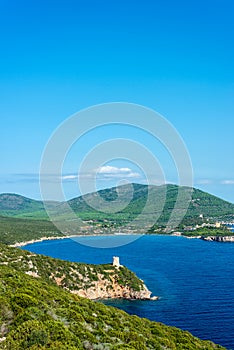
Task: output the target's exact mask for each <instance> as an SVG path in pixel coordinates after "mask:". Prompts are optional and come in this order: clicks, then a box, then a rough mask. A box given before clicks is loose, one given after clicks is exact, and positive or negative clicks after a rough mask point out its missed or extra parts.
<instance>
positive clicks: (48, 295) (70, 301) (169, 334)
mask: <svg viewBox="0 0 234 350" xmlns="http://www.w3.org/2000/svg"><path fill="white" fill-rule="evenodd" d="M14 253H15V251H14ZM14 253H12V254H14ZM0 325H1V327H0V329H1V334H0V349H2V350H24V349H31V350H46V349H51V350H58V349H59V350H65V349H66V350H76V349H90V350H91V349H99V350H111V349H116V350H122V349H129V350H130V349H131V350H146V349H153V350H157V349H158V350H159V349H161V350H164V349H168V350H169V349H181V350H185V349H194V350H198V349H204V350H205V349H206V350H211V349H222V347H220V346H216V345H215V344H213V343H211V342H209V341H201V340H199V339H197V338H195V337H193V336H192V335H191V334H190V333H188V332H184V331H181V330H179V329H177V328H174V327H168V326H165V325H162V324H160V323H156V322H151V321H149V320H147V319H140V318H139V317H137V316H129V315H128V314H126V313H125V312H123V311H120V310H117V309H115V308H112V307H107V306H105V305H103V304H101V303H97V302H92V301H90V300H87V299H84V298H80V297H78V296H76V295H73V294H70V293H69V292H66V291H64V290H62V289H61V288H60V287H58V286H55V285H53V284H52V283H48V282H47V281H46V280H45V279H44V278H34V277H31V276H28V275H26V274H25V273H23V272H20V271H18V270H16V269H13V268H12V267H9V266H0Z"/></svg>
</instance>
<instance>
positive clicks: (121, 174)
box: [97, 165, 141, 179]
mask: <svg viewBox="0 0 234 350" xmlns="http://www.w3.org/2000/svg"><path fill="white" fill-rule="evenodd" d="M97 175H98V176H99V178H100V177H104V178H105V179H106V178H140V177H141V175H140V174H139V173H137V172H133V171H132V170H131V169H130V168H118V167H114V166H110V165H106V166H102V167H100V168H98V170H97Z"/></svg>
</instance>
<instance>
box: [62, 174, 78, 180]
mask: <svg viewBox="0 0 234 350" xmlns="http://www.w3.org/2000/svg"><path fill="white" fill-rule="evenodd" d="M77 178H78V176H77V175H63V176H62V177H61V179H62V180H75V179H77Z"/></svg>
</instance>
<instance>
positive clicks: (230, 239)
mask: <svg viewBox="0 0 234 350" xmlns="http://www.w3.org/2000/svg"><path fill="white" fill-rule="evenodd" d="M121 235H124V236H126V235H128V234H124V233H123V234H118V235H117V234H114V233H110V234H104V235H103V234H91V235H81V234H78V235H68V236H51V237H41V238H38V239H31V240H29V241H23V242H16V243H14V244H9V247H12V248H19V247H24V246H26V245H28V244H34V243H40V242H44V241H53V240H60V239H66V238H73V237H74V238H75V237H81V238H84V237H99V236H102V237H104V236H110V237H115V236H121ZM132 235H136V236H137V235H139V236H144V235H147V233H146V234H137V233H131V236H132ZM157 236H167V237H168V236H172V237H183V238H187V239H201V240H203V241H209V242H211V241H212V242H229V243H232V242H234V235H233V236H207V237H203V236H185V235H175V234H170V235H169V234H158V235H157Z"/></svg>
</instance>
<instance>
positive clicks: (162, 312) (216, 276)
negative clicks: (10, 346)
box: [24, 236, 234, 350]
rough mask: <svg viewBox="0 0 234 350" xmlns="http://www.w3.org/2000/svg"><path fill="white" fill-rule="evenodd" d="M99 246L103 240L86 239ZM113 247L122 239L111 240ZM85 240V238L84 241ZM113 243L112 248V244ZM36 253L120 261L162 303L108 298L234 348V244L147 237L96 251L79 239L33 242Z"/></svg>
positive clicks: (110, 302) (94, 261) (91, 260)
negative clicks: (142, 281)
mask: <svg viewBox="0 0 234 350" xmlns="http://www.w3.org/2000/svg"><path fill="white" fill-rule="evenodd" d="M82 239H83V240H85V241H83V242H84V243H85V244H89V241H90V245H95V244H96V243H98V244H99V243H100V242H102V240H104V238H103V237H100V236H97V237H84V238H82ZM108 240H113V246H114V245H117V244H116V242H118V240H121V237H118V236H115V237H113V238H111V237H109V238H108ZM79 241H80V240H79ZM109 242H110V245H111V244H112V242H111V241H109ZM24 249H27V250H29V251H31V252H35V253H41V254H45V255H48V256H52V257H56V258H60V259H64V260H69V261H77V262H85V263H92V264H101V263H109V262H112V257H113V256H115V255H117V256H119V257H120V263H121V264H123V265H126V266H127V267H128V268H129V269H131V270H132V271H134V272H135V273H136V274H137V275H138V276H139V277H140V278H141V279H143V280H144V282H145V283H146V285H147V286H148V288H149V289H150V290H151V291H152V292H153V295H157V296H159V297H160V299H159V300H158V301H124V300H108V301H105V303H106V304H108V305H112V306H116V307H118V308H121V309H123V310H125V311H127V312H128V313H130V314H135V315H138V316H141V317H147V318H149V319H151V320H154V321H159V322H163V323H165V324H167V325H171V326H176V327H179V328H182V329H184V330H188V331H190V332H191V333H192V334H193V335H195V336H197V337H199V338H201V339H210V340H212V341H214V342H216V343H218V344H221V345H223V346H225V347H226V348H227V349H233V350H234V244H233V243H216V242H205V241H202V240H199V239H186V238H183V237H168V236H143V237H140V238H139V239H137V240H135V241H134V242H132V243H130V244H126V245H123V246H120V247H113V248H108V249H107V248H106V249H102V248H94V247H93V248H92V247H89V246H86V245H83V244H80V243H78V242H77V241H75V240H73V239H63V240H52V241H44V242H40V243H34V244H29V245H27V246H25V247H24Z"/></svg>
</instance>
